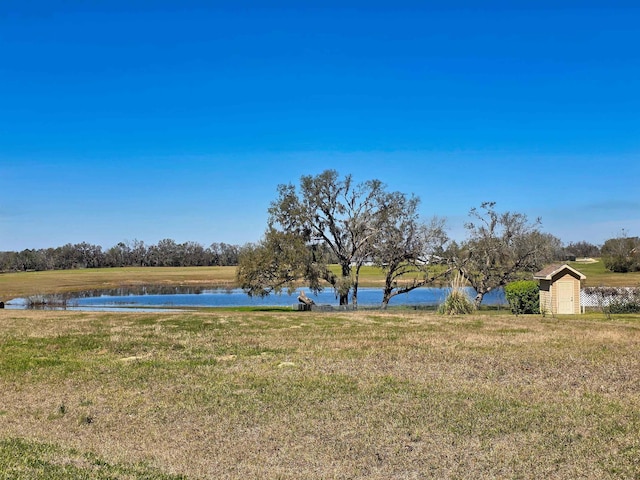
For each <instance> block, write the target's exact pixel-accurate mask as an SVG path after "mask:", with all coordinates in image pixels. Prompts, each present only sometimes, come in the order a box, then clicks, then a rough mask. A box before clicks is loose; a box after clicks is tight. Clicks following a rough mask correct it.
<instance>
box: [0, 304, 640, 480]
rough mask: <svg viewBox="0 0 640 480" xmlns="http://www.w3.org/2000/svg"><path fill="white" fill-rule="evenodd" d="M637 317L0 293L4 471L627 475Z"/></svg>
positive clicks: (636, 418) (636, 393) (638, 392)
mask: <svg viewBox="0 0 640 480" xmlns="http://www.w3.org/2000/svg"><path fill="white" fill-rule="evenodd" d="M639 344H640V316H637V315H636V316H620V317H617V318H614V319H613V320H604V319H603V318H602V316H601V315H600V316H596V315H593V316H591V315H583V316H579V317H578V316H576V317H563V318H562V319H561V320H559V319H554V318H548V317H547V318H543V317H540V316H520V317H517V318H516V317H513V316H511V315H502V314H496V313H493V314H491V315H473V316H468V317H453V318H449V317H440V316H436V315H434V314H428V313H424V312H422V313H420V312H419V313H408V312H403V313H399V312H395V313H381V312H358V313H350V314H346V313H341V314H335V313H334V314H321V313H311V312H304V313H302V312H300V313H298V312H254V313H249V312H228V311H214V312H208V313H188V314H187V313H175V312H174V313H161V314H157V313H156V314H149V313H138V314H134V313H131V314H129V313H126V314H115V313H95V312H94V313H79V312H38V311H8V310H5V311H0V392H2V393H1V395H2V397H1V398H2V403H1V404H0V478H7V479H8V478H12V479H14V478H24V479H27V478H28V479H33V478H41V479H54V478H55V479H57V478H60V479H62V478H64V479H72V480H73V479H81V478H83V479H84V478H123V479H124V478H145V479H177V478H185V479H197V478H198V479H199V478H211V479H225V478H227V479H240V478H242V479H246V478H269V479H274V478H280V479H298V478H305V479H315V478H318V479H320V478H323V479H324V478H344V479H346V478H368V479H389V478H406V479H409V478H411V479H413V478H473V479H482V478H487V479H488V478H521V479H538V478H546V479H554V478H555V479H558V478H563V479H565V478H566V479H573V478H591V479H610V478H628V479H637V478H639V477H640V437H639V436H638V431H640V377H639V376H638V372H639V371H640V348H638V346H639Z"/></svg>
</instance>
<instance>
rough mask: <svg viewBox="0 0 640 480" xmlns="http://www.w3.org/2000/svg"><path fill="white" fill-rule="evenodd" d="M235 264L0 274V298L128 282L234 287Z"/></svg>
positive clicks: (137, 283)
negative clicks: (228, 265) (224, 265)
mask: <svg viewBox="0 0 640 480" xmlns="http://www.w3.org/2000/svg"><path fill="white" fill-rule="evenodd" d="M235 275H236V268H235V267H126V268H85V269H79V270H51V271H44V272H18V273H2V274H0V300H4V301H6V300H9V299H12V298H16V297H27V296H30V295H38V294H55V293H64V292H74V291H82V290H94V289H96V290H98V289H105V290H106V289H110V288H117V287H121V286H131V285H134V286H135V285H183V286H194V287H195V286H203V287H213V286H220V287H230V286H231V287H233V286H234V285H235V280H236V278H235Z"/></svg>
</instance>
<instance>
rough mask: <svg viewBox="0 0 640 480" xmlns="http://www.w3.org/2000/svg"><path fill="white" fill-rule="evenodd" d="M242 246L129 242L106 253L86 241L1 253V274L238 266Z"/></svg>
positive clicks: (169, 241) (99, 247)
mask: <svg viewBox="0 0 640 480" xmlns="http://www.w3.org/2000/svg"><path fill="white" fill-rule="evenodd" d="M239 252H240V246H238V245H230V244H227V243H212V244H211V245H210V246H209V247H204V246H203V245H201V244H199V243H197V242H184V243H177V242H176V241H174V240H171V239H168V238H167V239H164V240H160V241H159V242H158V243H157V244H155V245H146V244H145V243H144V242H142V241H140V240H133V241H125V242H120V243H118V244H117V245H114V246H113V247H111V248H108V249H107V250H103V249H102V247H101V246H100V245H91V244H89V243H86V242H82V243H76V244H71V243H68V244H66V245H63V246H62V247H57V248H42V249H26V250H22V251H20V252H0V271H3V272H17V271H29V270H36V271H43V270H69V269H77V268H105V267H196V266H228V265H237V264H238V254H239Z"/></svg>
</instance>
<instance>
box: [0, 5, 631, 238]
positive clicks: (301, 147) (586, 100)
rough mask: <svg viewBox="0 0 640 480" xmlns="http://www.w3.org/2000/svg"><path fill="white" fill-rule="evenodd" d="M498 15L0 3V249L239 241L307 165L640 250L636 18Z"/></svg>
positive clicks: (580, 8)
mask: <svg viewBox="0 0 640 480" xmlns="http://www.w3.org/2000/svg"><path fill="white" fill-rule="evenodd" d="M509 3H511V2H509ZM512 3H517V6H516V7H514V6H508V7H507V6H505V5H506V4H507V2H496V1H494V2H492V1H485V2H456V1H453V2H427V1H424V2H408V1H402V0H400V1H396V2H376V1H369V2H349V1H344V2H333V1H325V2H286V1H280V2H248V1H244V2H243V1H237V2H213V1H209V2H204V1H200V2H198V1H188V0H185V1H180V2H178V1H162V0H159V1H153V2H152V1H135V0H131V1H127V2H124V1H118V0H112V1H109V2H101V1H93V2H89V1H79V0H78V1H59V0H58V1H56V0H51V1H42V2H39V1H29V0H22V1H12V0H5V1H2V2H0V250H22V249H25V248H44V247H55V246H60V245H64V244H65V243H78V242H82V241H87V242H89V243H93V244H99V245H102V246H103V247H105V248H108V247H110V246H112V245H115V244H116V243H118V242H119V241H122V240H133V239H138V240H142V241H144V242H145V243H147V244H152V243H156V242H157V241H159V240H161V239H163V238H172V239H174V240H176V241H178V242H183V241H197V242H200V243H202V244H203V245H209V244H210V243H212V242H226V243H237V244H242V243H245V242H250V241H256V240H258V239H259V238H260V236H261V235H262V233H263V231H264V229H265V226H266V219H267V213H266V211H267V208H268V206H269V203H270V201H272V200H273V199H274V198H275V196H276V187H277V185H278V184H280V183H289V182H293V183H296V182H297V181H298V179H299V178H300V176H301V175H305V174H316V173H319V172H321V171H322V170H325V169H327V168H333V169H336V170H338V171H339V172H340V173H342V174H347V173H350V174H353V176H354V177H355V178H356V179H358V180H366V179H371V178H379V179H381V180H383V181H384V182H385V183H386V184H387V186H388V188H389V189H390V190H400V191H403V192H405V193H414V194H416V195H417V196H419V197H420V198H421V199H422V205H421V212H422V215H423V216H424V218H425V219H428V218H429V217H431V216H433V215H438V216H442V217H446V218H447V219H448V223H449V228H450V234H451V235H452V236H453V237H454V238H457V239H461V238H463V236H464V231H463V228H462V224H463V222H464V221H465V220H466V218H467V213H468V211H469V209H470V208H472V207H475V206H478V205H479V204H480V203H482V202H484V201H495V202H497V208H498V209H499V210H511V211H518V212H523V213H526V214H527V215H528V216H529V218H531V219H535V218H536V217H541V218H542V224H543V230H544V231H546V232H549V233H552V234H554V235H556V236H558V237H560V238H561V239H562V240H563V241H564V242H565V243H568V242H570V241H580V240H587V241H590V242H593V243H602V242H603V241H604V240H606V239H607V238H611V237H615V236H617V235H619V234H620V233H621V232H622V231H623V230H624V231H625V232H626V233H627V234H628V235H640V189H639V184H640V94H639V93H638V92H640V48H638V45H640V27H639V26H638V25H640V7H637V6H635V7H634V6H633V3H637V2H622V1H618V2H616V1H610V2H604V1H603V2H590V1H588V0H586V1H582V2H572V1H565V2H563V1H561V0H559V1H557V2H546V1H539V2H512Z"/></svg>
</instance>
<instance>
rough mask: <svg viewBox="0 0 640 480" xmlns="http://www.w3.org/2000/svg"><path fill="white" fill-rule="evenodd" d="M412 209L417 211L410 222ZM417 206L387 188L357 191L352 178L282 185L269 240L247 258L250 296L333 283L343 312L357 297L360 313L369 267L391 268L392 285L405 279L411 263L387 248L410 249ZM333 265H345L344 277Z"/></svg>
mask: <svg viewBox="0 0 640 480" xmlns="http://www.w3.org/2000/svg"><path fill="white" fill-rule="evenodd" d="M407 205H411V206H412V210H411V211H410V212H408V214H406V213H407V212H406V210H405V209H404V207H406V206H407ZM415 205H417V204H416V203H415V200H410V199H408V197H406V196H405V195H404V194H401V193H399V192H387V191H386V189H385V186H384V185H383V183H382V182H381V181H379V180H369V181H366V182H363V183H359V184H356V183H354V181H353V178H352V176H351V175H347V176H345V177H343V178H341V177H340V176H339V174H338V172H336V171H335V170H326V171H324V172H322V173H320V174H319V175H316V176H312V175H306V176H303V177H301V179H300V185H299V186H295V185H293V184H283V185H279V186H278V198H277V199H276V200H274V201H273V202H272V203H271V206H270V208H269V222H268V228H267V231H266V233H265V236H264V238H263V239H262V241H261V242H260V243H259V244H257V245H252V246H248V247H247V248H245V249H244V251H243V252H241V255H240V267H239V269H238V280H239V282H240V285H241V286H242V288H243V289H244V290H245V291H246V292H247V293H248V294H249V295H267V294H269V293H271V292H276V293H277V292H279V291H281V290H282V289H285V288H286V289H288V290H289V291H291V290H292V289H293V288H295V285H296V282H297V281H299V280H305V281H306V282H307V284H308V285H309V286H310V287H311V289H312V290H319V289H321V288H322V286H323V285H325V284H327V283H328V284H329V285H331V286H332V287H333V288H334V289H335V291H336V295H337V296H338V297H339V299H340V305H347V304H348V303H349V297H350V296H351V302H352V303H353V305H354V306H357V303H358V283H359V274H360V270H361V268H362V266H363V265H365V263H369V262H374V261H378V262H384V263H385V264H386V265H389V266H391V268H387V273H388V275H391V278H397V276H398V275H400V274H401V273H400V271H399V270H397V268H398V267H397V265H398V264H400V263H403V262H406V257H400V258H398V259H396V257H394V255H397V254H398V251H397V250H394V251H391V250H389V249H384V248H383V247H382V246H383V245H384V244H386V245H395V244H397V243H398V242H400V241H401V240H402V241H404V238H399V237H398V235H400V236H402V235H404V234H405V233H406V232H404V231H403V229H402V225H403V222H404V221H405V220H406V221H408V219H411V221H413V222H417V216H416V215H417V214H416V212H415ZM405 214H406V215H405ZM402 215H405V217H403V216H402ZM403 219H404V220H403ZM404 225H407V223H404ZM392 227H393V228H392ZM392 234H393V235H395V236H394V237H393V238H392V237H391V235H392ZM412 238H417V237H412ZM400 253H402V254H404V253H405V252H400ZM423 253H424V252H423V251H422V250H421V251H420V255H423ZM390 258H391V260H389V259H390ZM331 262H335V263H337V264H338V272H337V273H334V271H333V270H332V269H331V268H330V263H331ZM389 272H391V274H389ZM394 275H395V276H394ZM389 284H391V281H390V282H389ZM389 298H390V297H389ZM387 301H388V300H387Z"/></svg>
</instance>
